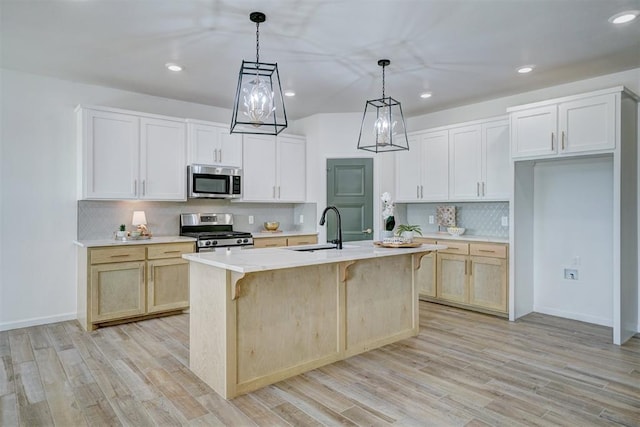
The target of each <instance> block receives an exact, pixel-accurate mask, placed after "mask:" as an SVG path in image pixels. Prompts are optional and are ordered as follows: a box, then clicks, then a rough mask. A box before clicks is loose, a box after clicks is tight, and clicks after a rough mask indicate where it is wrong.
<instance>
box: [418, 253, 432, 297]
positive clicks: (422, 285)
mask: <svg viewBox="0 0 640 427" xmlns="http://www.w3.org/2000/svg"><path fill="white" fill-rule="evenodd" d="M415 280H416V287H417V288H418V294H419V295H424V296H427V297H435V296H436V253H435V252H432V253H430V254H429V255H425V256H423V257H422V259H421V260H420V268H418V269H417V270H416V272H415Z"/></svg>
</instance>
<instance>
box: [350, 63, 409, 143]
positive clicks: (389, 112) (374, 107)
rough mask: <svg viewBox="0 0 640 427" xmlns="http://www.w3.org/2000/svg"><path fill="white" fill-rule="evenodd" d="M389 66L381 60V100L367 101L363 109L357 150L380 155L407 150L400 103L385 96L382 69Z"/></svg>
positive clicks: (405, 131)
mask: <svg viewBox="0 0 640 427" xmlns="http://www.w3.org/2000/svg"><path fill="white" fill-rule="evenodd" d="M389 64H391V61H390V60H388V59H381V60H379V61H378V65H379V66H381V67H382V98H380V99H372V100H369V101H367V103H366V104H365V107H364V115H363V117H362V125H361V126H360V136H359V137H358V149H360V150H367V151H372V152H374V153H381V152H386V151H400V150H408V149H409V140H408V139H407V130H406V127H405V124H404V116H403V115H402V106H401V105H400V102H398V101H396V100H395V99H393V98H391V97H390V96H388V97H386V96H385V79H384V78H385V75H384V68H385V67H386V66H387V65H389Z"/></svg>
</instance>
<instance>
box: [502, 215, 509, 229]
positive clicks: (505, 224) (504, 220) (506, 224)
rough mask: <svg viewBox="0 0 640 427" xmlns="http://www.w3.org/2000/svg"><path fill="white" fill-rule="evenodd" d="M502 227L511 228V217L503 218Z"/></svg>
mask: <svg viewBox="0 0 640 427" xmlns="http://www.w3.org/2000/svg"><path fill="white" fill-rule="evenodd" d="M502 226H503V227H508V226H509V217H508V216H503V217H502Z"/></svg>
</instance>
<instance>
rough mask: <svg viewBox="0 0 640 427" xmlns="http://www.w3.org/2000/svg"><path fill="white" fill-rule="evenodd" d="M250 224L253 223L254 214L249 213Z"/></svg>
mask: <svg viewBox="0 0 640 427" xmlns="http://www.w3.org/2000/svg"><path fill="white" fill-rule="evenodd" d="M249 224H253V215H249Z"/></svg>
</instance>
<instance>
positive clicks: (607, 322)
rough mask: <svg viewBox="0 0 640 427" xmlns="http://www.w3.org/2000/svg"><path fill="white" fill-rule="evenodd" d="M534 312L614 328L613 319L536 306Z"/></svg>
mask: <svg viewBox="0 0 640 427" xmlns="http://www.w3.org/2000/svg"><path fill="white" fill-rule="evenodd" d="M533 311H535V312H536V313H542V314H549V315H551V316H557V317H563V318H565V319H571V320H579V321H580V322H586V323H593V324H594V325H600V326H607V327H609V328H612V327H613V320H612V319H604V318H602V317H597V316H589V315H588V314H581V313H573V312H571V311H564V310H558V309H555V308H548V307H540V306H534V307H533Z"/></svg>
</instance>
